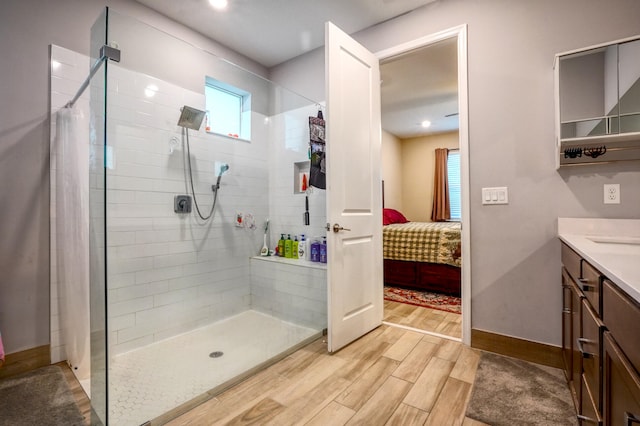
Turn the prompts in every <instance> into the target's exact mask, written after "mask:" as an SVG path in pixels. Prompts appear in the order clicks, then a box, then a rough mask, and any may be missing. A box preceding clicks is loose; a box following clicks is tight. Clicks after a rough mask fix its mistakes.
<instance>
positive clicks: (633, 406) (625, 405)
mask: <svg viewBox="0 0 640 426" xmlns="http://www.w3.org/2000/svg"><path fill="white" fill-rule="evenodd" d="M603 340H604V352H603V382H604V386H603V393H604V398H603V402H604V404H603V405H604V424H605V426H608V425H611V426H613V425H616V426H617V425H621V426H622V425H624V426H632V425H640V377H638V373H637V372H636V370H635V369H634V368H633V367H632V366H631V363H630V362H629V360H628V359H627V358H626V356H625V355H624V353H623V352H622V349H620V346H618V344H617V343H616V342H615V340H614V339H613V337H612V335H611V333H609V332H608V331H607V332H605V333H604V338H603Z"/></svg>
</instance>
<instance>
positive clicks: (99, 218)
mask: <svg viewBox="0 0 640 426" xmlns="http://www.w3.org/2000/svg"><path fill="white" fill-rule="evenodd" d="M107 18H108V9H105V10H104V12H103V13H102V14H101V15H100V16H99V17H98V19H97V20H96V21H95V23H94V24H93V26H92V27H91V39H90V54H91V65H93V64H94V63H95V62H96V60H97V59H98V58H99V57H100V53H99V52H100V48H101V47H102V46H103V45H105V44H106V42H107ZM107 66H108V64H107V63H104V64H103V65H102V67H101V68H100V69H99V70H98V72H96V74H95V75H94V76H93V78H92V79H91V84H90V86H89V90H90V94H89V104H90V118H89V120H90V133H89V135H90V146H89V156H90V157H89V280H90V281H89V282H90V284H89V304H90V306H89V316H90V318H89V322H90V342H91V343H90V345H91V385H90V389H91V395H90V396H91V409H92V412H91V424H92V425H101V424H108V419H107V415H108V414H107V412H108V409H107V381H108V377H107V357H106V354H107V342H106V329H107V328H106V327H107V322H106V311H105V302H106V299H105V298H106V293H105V288H106V275H105V247H106V240H105V237H106V235H105V211H104V208H105V169H104V161H103V159H104V155H103V153H104V149H105V146H106V144H105V123H106V111H105V105H106V96H107V95H106V90H105V89H106V76H107Z"/></svg>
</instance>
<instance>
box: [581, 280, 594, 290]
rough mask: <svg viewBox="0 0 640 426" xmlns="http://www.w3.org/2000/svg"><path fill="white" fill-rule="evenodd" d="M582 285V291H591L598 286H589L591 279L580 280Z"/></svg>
mask: <svg viewBox="0 0 640 426" xmlns="http://www.w3.org/2000/svg"><path fill="white" fill-rule="evenodd" d="M578 281H580V284H582V291H591V289H595V288H596V286H595V285H593V284H589V279H587V278H578Z"/></svg>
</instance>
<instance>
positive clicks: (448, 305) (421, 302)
mask: <svg viewBox="0 0 640 426" xmlns="http://www.w3.org/2000/svg"><path fill="white" fill-rule="evenodd" d="M384 298H385V300H389V301H391V302H399V303H406V304H408V305H414V306H422V307H423V308H431V309H437V310H439V311H445V312H452V313H454V314H459V313H461V312H462V306H461V305H462V303H461V302H462V301H461V299H460V298H459V297H455V296H447V295H444V294H437V293H430V292H427V291H417V290H409V289H406V288H399V287H389V286H384Z"/></svg>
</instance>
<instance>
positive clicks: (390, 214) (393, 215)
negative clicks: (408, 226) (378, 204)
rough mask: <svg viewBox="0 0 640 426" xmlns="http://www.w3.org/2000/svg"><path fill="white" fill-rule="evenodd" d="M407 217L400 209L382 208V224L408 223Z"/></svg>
mask: <svg viewBox="0 0 640 426" xmlns="http://www.w3.org/2000/svg"><path fill="white" fill-rule="evenodd" d="M407 222H409V221H408V220H407V218H406V217H404V215H403V214H402V213H400V212H399V211H398V210H394V209H382V224H383V225H391V224H392V223H407Z"/></svg>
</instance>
